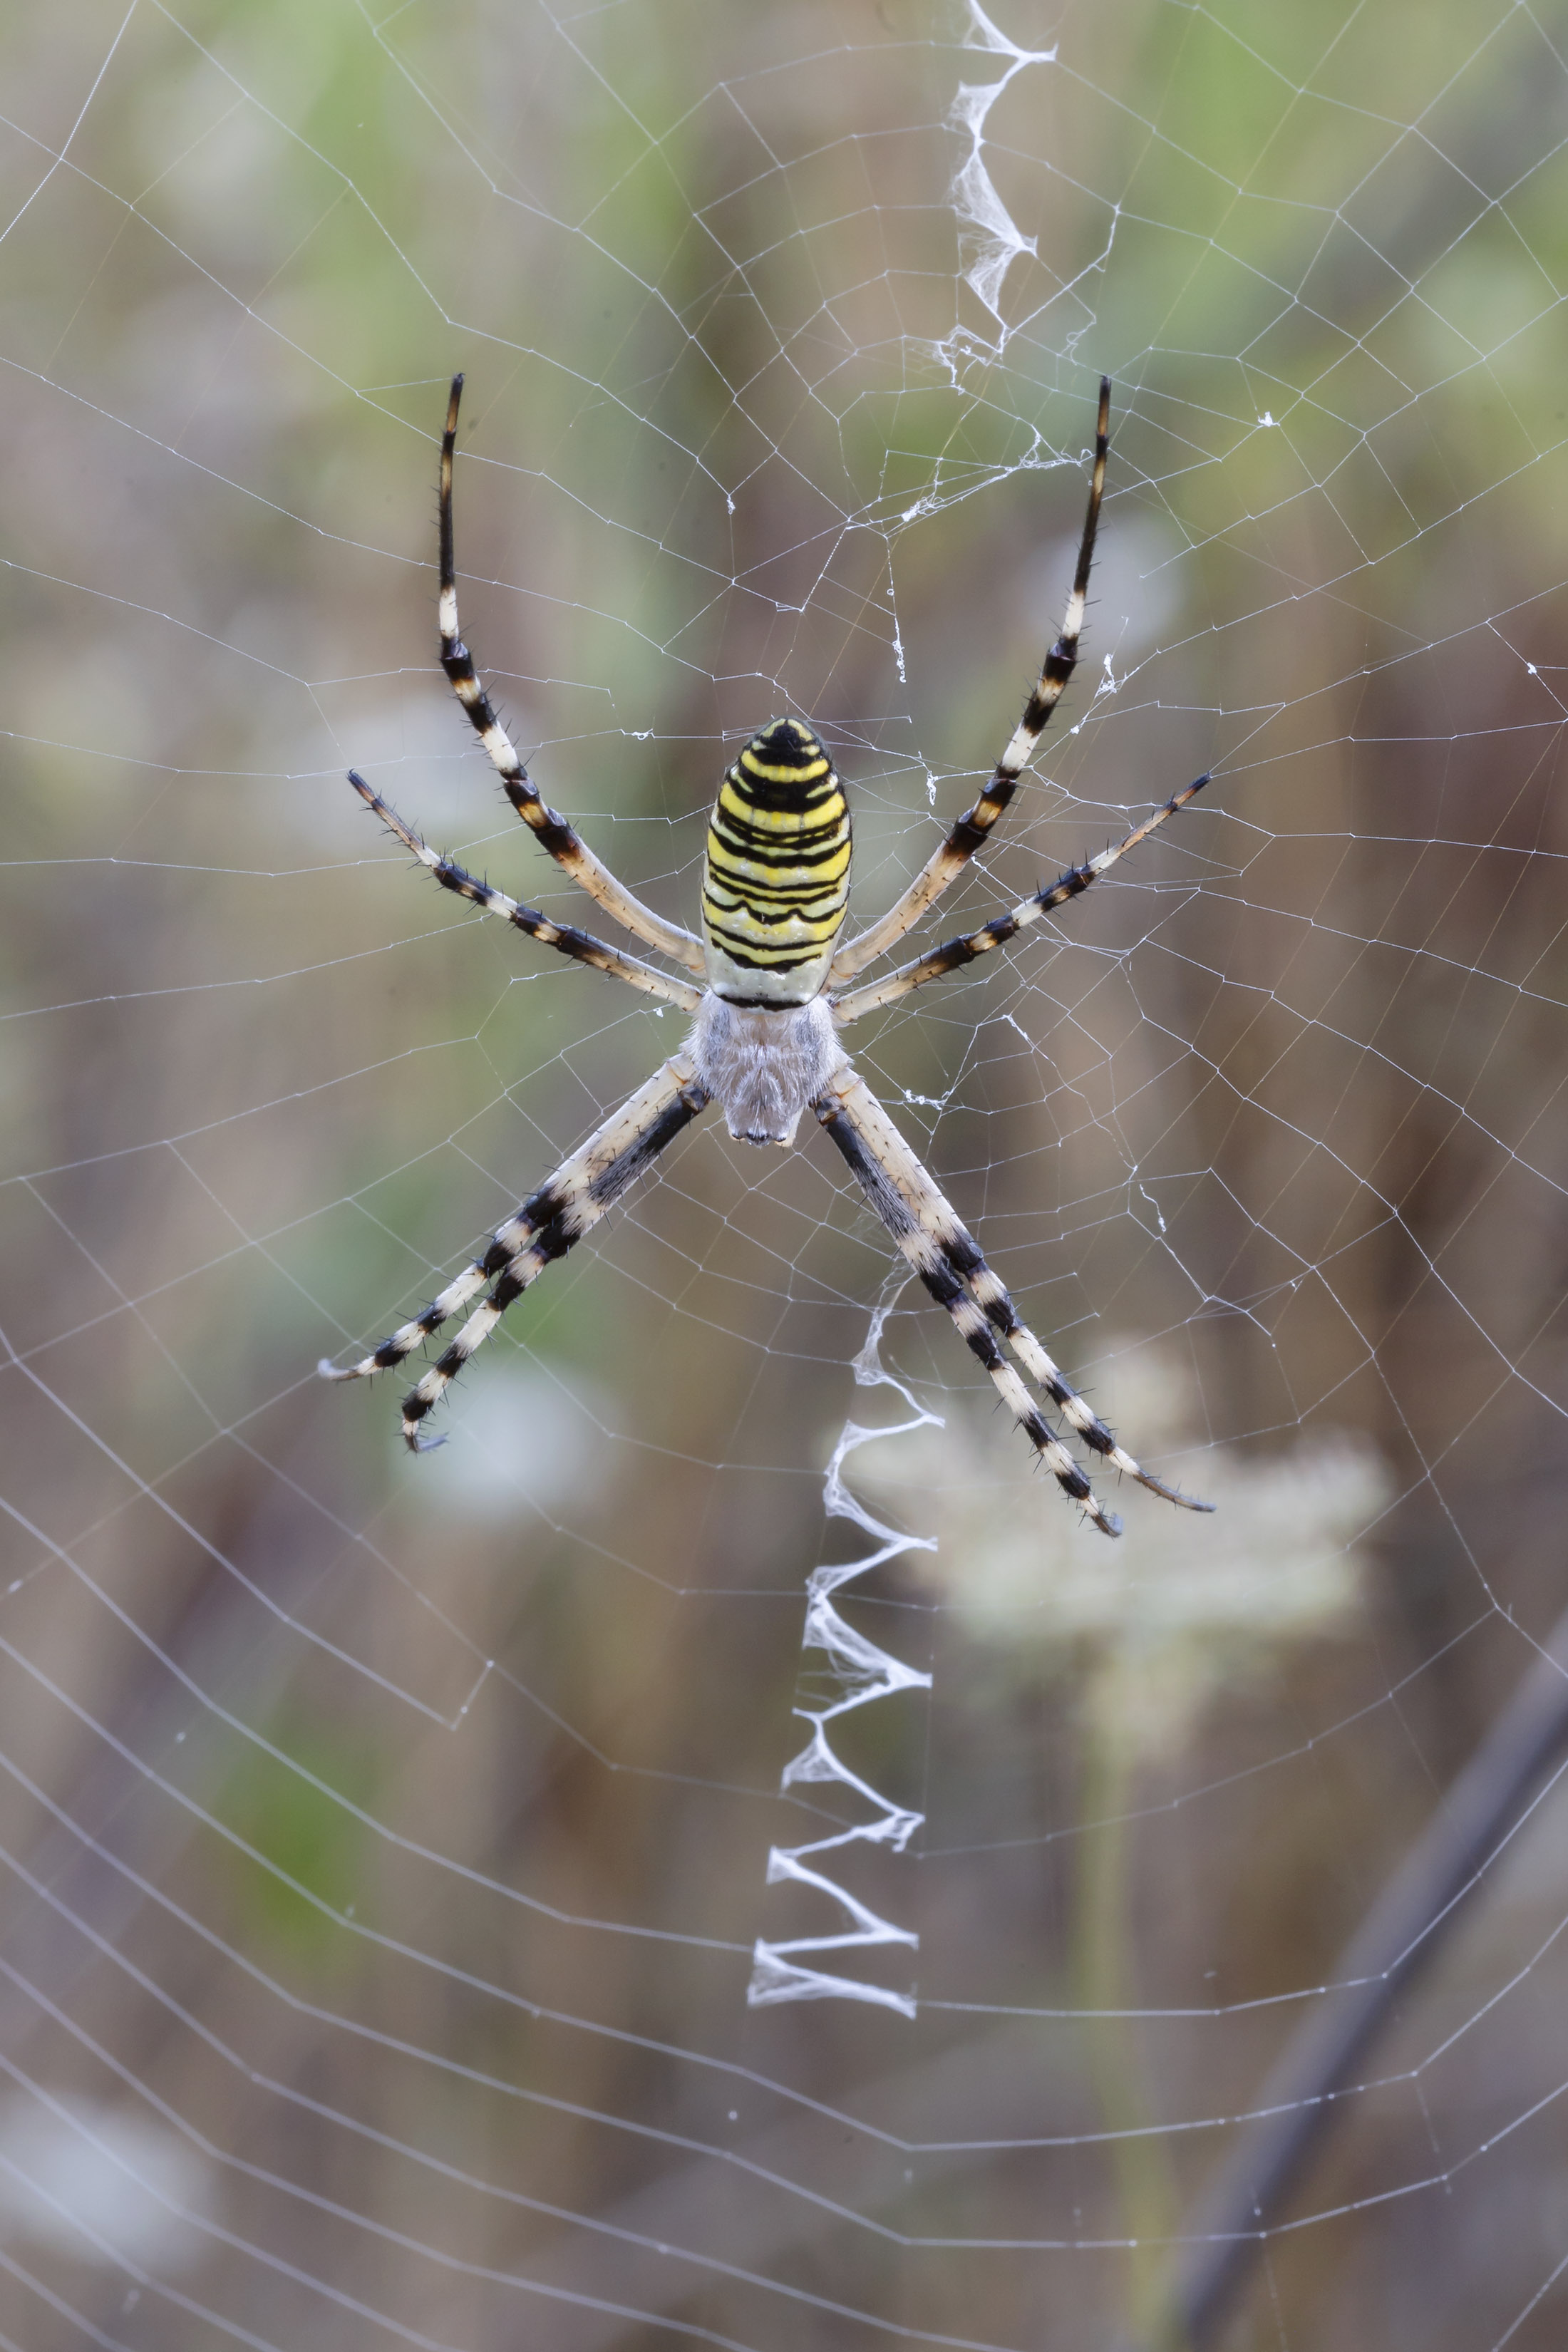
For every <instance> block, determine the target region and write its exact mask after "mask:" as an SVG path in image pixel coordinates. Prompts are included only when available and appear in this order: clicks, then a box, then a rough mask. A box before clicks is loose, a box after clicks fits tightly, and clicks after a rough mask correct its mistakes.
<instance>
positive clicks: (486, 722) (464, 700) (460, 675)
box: [437, 375, 703, 972]
mask: <svg viewBox="0 0 1568 2352" xmlns="http://www.w3.org/2000/svg"><path fill="white" fill-rule="evenodd" d="M462 395H463V379H462V377H461V376H460V375H455V376H454V377H453V378H452V393H451V398H450V399H449V400H448V402H447V429H446V431H445V432H444V433H443V434H442V436H441V499H440V507H441V594H440V602H439V604H438V606H437V615H438V618H439V622H440V628H441V667H442V668H443V669H444V670H445V671H446V673H447V677H448V678H450V680H451V682H452V691H453V693H454V694H455V695H456V696H457V698H458V701H459V702H460V703H461V704H462V706H463V709H465V710H466V711H467V712H468V718H469V719H470V721H471V722H472V725H473V729H474V732H475V733H476V734H477V735H478V737H479V740H480V742H481V743H482V744H483V745H484V747H485V750H486V751H488V752H489V756H490V762H491V765H492V766H493V767H494V769H495V772H496V773H497V775H498V776H500V780H501V785H502V788H503V790H504V791H505V793H506V796H507V798H508V800H509V801H510V803H511V804H512V806H513V808H514V809H515V810H516V811H517V813H518V814H519V816H520V817H521V819H522V821H523V823H524V824H526V825H528V826H529V827H530V828H531V831H532V833H533V834H534V835H535V837H536V839H537V840H538V842H539V844H540V846H541V847H542V848H543V849H547V850H548V851H549V852H550V855H551V856H552V857H553V858H554V860H555V862H556V864H557V865H558V866H564V868H565V870H566V872H567V873H568V874H570V875H571V877H572V879H573V880H574V882H575V883H577V884H578V885H579V886H580V887H582V888H583V889H584V890H586V892H587V893H588V896H589V897H590V898H596V899H597V900H598V902H599V904H600V906H601V907H603V908H604V909H605V913H606V914H607V915H609V916H611V917H612V918H613V919H614V920H615V921H616V922H617V923H619V924H620V926H621V928H622V929H623V930H627V931H630V932H631V933H632V935H633V937H634V938H636V939H639V940H645V941H646V942H647V945H648V946H649V947H650V948H658V950H659V951H660V953H661V954H663V955H667V956H669V957H670V958H672V959H673V961H675V962H676V963H679V964H684V965H685V967H686V969H687V971H695V972H700V971H702V970H703V961H702V943H701V941H700V940H698V939H696V938H694V937H693V935H692V934H691V932H689V931H688V930H683V929H681V927H680V925H679V923H667V922H666V921H665V920H664V918H663V917H662V916H661V915H656V914H655V913H654V911H653V908H651V907H645V906H644V905H643V903H642V901H641V899H640V898H633V896H632V894H631V892H630V891H629V890H627V889H625V888H624V887H622V885H621V884H620V883H619V882H617V881H616V877H615V876H614V875H613V874H612V873H611V872H610V869H609V867H608V866H605V865H604V864H603V863H602V862H601V861H600V859H599V858H597V857H596V856H595V855H594V852H593V851H592V850H591V849H590V848H589V847H588V845H587V843H586V842H585V841H584V840H582V839H581V837H580V836H579V835H577V834H576V833H575V832H574V830H573V828H572V826H571V825H570V824H567V822H566V819H565V818H564V817H563V816H562V815H561V814H559V813H558V812H557V811H556V810H554V809H552V808H551V807H550V806H549V805H548V804H547V803H545V802H544V801H542V799H541V798H540V796H539V793H538V792H537V791H536V789H535V788H534V786H533V784H532V783H531V782H530V781H529V775H528V771H527V769H526V768H525V767H524V766H523V764H522V761H521V759H520V758H519V757H518V753H517V750H516V747H515V745H514V744H513V742H512V740H511V738H510V735H509V734H508V733H507V731H506V729H505V728H504V727H503V726H502V725H501V723H500V719H499V718H498V717H497V716H496V709H495V705H494V704H493V703H492V702H491V700H490V698H489V695H488V694H487V693H486V691H485V688H484V684H483V681H482V680H481V678H480V677H479V672H478V671H477V670H476V669H475V667H474V662H473V656H472V655H471V654H470V653H469V651H468V646H466V645H465V644H464V643H463V640H462V638H461V637H460V636H459V635H458V575H457V569H456V564H455V562H454V557H453V551H452V453H453V450H454V449H455V448H456V446H457V440H458V403H459V401H460V400H461V398H462Z"/></svg>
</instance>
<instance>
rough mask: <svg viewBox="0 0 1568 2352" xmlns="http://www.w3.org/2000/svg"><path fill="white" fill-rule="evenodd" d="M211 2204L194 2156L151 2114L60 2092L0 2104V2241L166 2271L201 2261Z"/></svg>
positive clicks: (204, 2173)
mask: <svg viewBox="0 0 1568 2352" xmlns="http://www.w3.org/2000/svg"><path fill="white" fill-rule="evenodd" d="M212 2206H213V2196H212V2183H211V2177H210V2168H209V2167H208V2165H207V2164H206V2162H205V2159H204V2158H203V2157H202V2156H201V2154H200V2153H199V2151H198V2150H197V2149H195V2148H194V2147H192V2146H191V2145H190V2143H189V2142H188V2141H186V2140H184V2139H182V2138H181V2137H180V2136H179V2134H178V2133H177V2132H175V2131H173V2130H171V2129H170V2127H169V2126H167V2125H166V2124H162V2123H159V2122H157V2121H156V2120H155V2119H154V2118H153V2117H152V2116H146V2115H142V2114H138V2113H137V2112H135V2111H134V2110H133V2109H131V2108H127V2107H121V2106H114V2105H110V2104H109V2103H108V2102H107V2101H105V2100H100V2099H79V2098H69V2097H64V2096H61V2095H51V2096H50V2097H49V2099H48V2100H47V2102H46V2101H45V2100H43V2099H42V2098H35V2097H25V2096H23V2095H16V2096H15V2097H12V2098H8V2099H6V2100H5V2102H4V2103H3V2104H0V2242H4V2241H5V2240H7V2239H14V2238H29V2239H31V2240H32V2241H33V2242H35V2244H42V2245H47V2246H48V2247H49V2248H51V2249H52V2250H53V2251H54V2252H57V2253H59V2254H63V2255H65V2256H66V2257H67V2258H68V2260H70V2261H72V2262H78V2263H97V2264H102V2265H105V2266H111V2265H115V2264H118V2263H128V2264H129V2265H131V2266H132V2268H134V2269H140V2268H142V2267H143V2266H145V2267H148V2268H151V2269H155V2270H158V2271H160V2272H163V2273H169V2272H171V2271H177V2270H185V2269H188V2268H189V2267H190V2266H191V2265H192V2264H193V2263H195V2262H197V2261H199V2259H200V2257H201V2255H202V2253H203V2252H204V2250H205V2243H206V2233H205V2230H204V2227H203V2224H204V2222H205V2220H206V2219H207V2217H208V2215H209V2214H210V2212H211V2210H212Z"/></svg>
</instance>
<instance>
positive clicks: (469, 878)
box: [349, 768, 702, 1013]
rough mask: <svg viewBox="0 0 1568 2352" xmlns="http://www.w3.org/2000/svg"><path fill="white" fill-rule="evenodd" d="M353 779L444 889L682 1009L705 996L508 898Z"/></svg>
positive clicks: (357, 789) (589, 935)
mask: <svg viewBox="0 0 1568 2352" xmlns="http://www.w3.org/2000/svg"><path fill="white" fill-rule="evenodd" d="M349 782H350V783H351V784H352V785H353V788H354V790H355V792H356V793H358V794H359V796H360V798H361V799H362V800H363V802H364V803H365V805H366V806H367V807H368V808H371V809H373V810H374V813H375V814H376V815H377V816H378V817H379V818H380V819H381V821H382V823H383V824H384V825H385V827H386V829H387V831H388V832H389V833H391V834H394V835H395V836H396V838H397V839H398V840H399V841H401V842H402V844H403V845H404V847H405V849H411V850H412V851H413V853H414V855H415V856H416V858H417V859H418V860H419V863H420V864H421V866H427V867H428V869H429V871H430V872H431V873H432V874H433V875H434V876H435V877H436V879H437V882H439V884H440V885H441V887H442V888H443V889H444V890H452V891H455V892H456V893H457V895H458V898H468V899H471V900H472V901H473V903H474V905H475V906H476V907H479V908H482V910H483V911H484V913H485V914H487V915H500V916H501V917H502V918H503V919H504V920H505V921H507V922H509V923H511V924H514V925H515V926H516V928H517V929H519V930H520V931H522V932H524V933H525V934H526V935H527V937H528V938H529V939H531V940H539V941H540V942H541V944H542V945H543V946H544V947H547V948H555V949H558V950H559V951H560V952H561V954H563V955H566V956H571V957H572V958H573V959H574V961H575V962H577V963H586V964H592V965H593V967H594V969H595V971H607V972H609V973H610V974H611V975H612V976H613V977H614V978H615V979H616V980H624V981H625V982H626V985H627V987H628V988H637V989H640V990H641V991H642V992H643V994H644V995H645V996H659V997H662V998H663V999H664V1001H665V1003H667V1004H678V1005H679V1007H680V1009H681V1011H682V1012H683V1013H695V1012H696V1010H697V1008H698V1006H699V1005H700V1003H701V1002H702V992H701V991H700V989H696V988H692V987H690V986H689V984H688V982H685V981H684V980H671V979H670V978H669V977H668V974H667V973H665V972H662V971H655V970H654V968H653V966H652V964H648V963H644V962H643V961H642V960H641V958H640V957H638V956H629V955H625V954H623V953H622V951H621V950H620V949H619V948H609V947H606V946H605V943H604V941H603V940H596V939H595V937H594V935H593V933H592V932H591V931H582V930H579V929H578V928H577V926H576V924H575V923H552V921H551V919H550V918H549V916H548V915H542V914H541V913H540V912H539V910H538V908H535V907H524V906H522V905H521V904H520V902H519V901H518V900H517V899H516V898H508V896H507V894H506V892H505V891H504V890H498V889H497V888H496V887H495V886H494V884H493V883H489V882H481V881H480V880H479V878H478V877H477V876H475V875H472V874H469V873H468V872H466V871H465V869H464V868H463V867H462V866H459V865H458V862H457V860H456V858H453V857H448V856H447V855H446V853H445V852H444V851H440V850H435V849H432V848H431V847H430V845H429V844H428V843H427V842H426V841H424V840H423V839H422V838H421V837H420V835H418V834H416V832H415V830H414V828H413V826H412V825H407V824H404V822H403V819H402V818H401V817H400V816H399V815H398V814H397V811H396V810H395V808H393V807H392V806H391V804H390V803H388V802H386V801H384V800H383V799H382V797H381V794H380V793H377V792H373V791H372V789H371V787H370V786H369V784H367V783H366V782H365V780H364V778H363V776H362V775H360V774H359V773H358V772H357V771H356V770H354V769H353V768H351V769H350V770H349Z"/></svg>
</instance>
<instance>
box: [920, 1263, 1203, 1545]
mask: <svg viewBox="0 0 1568 2352" xmlns="http://www.w3.org/2000/svg"><path fill="white" fill-rule="evenodd" d="M953 1222H954V1224H955V1225H956V1226H957V1232H956V1234H955V1235H954V1236H953V1238H952V1241H951V1243H950V1244H949V1246H948V1251H947V1259H948V1264H949V1265H950V1266H951V1267H952V1272H953V1274H954V1275H955V1276H956V1277H957V1278H958V1280H959V1281H960V1282H962V1283H963V1287H964V1289H965V1290H966V1291H967V1292H968V1294H969V1296H970V1297H971V1298H972V1299H973V1301H974V1304H975V1305H976V1307H979V1308H980V1310H981V1312H982V1313H983V1314H984V1317H985V1318H986V1321H987V1322H988V1323H989V1324H990V1325H991V1328H992V1329H993V1330H994V1331H995V1332H996V1333H997V1334H998V1335H999V1337H1000V1338H1001V1339H1005V1341H1006V1343H1007V1345H1008V1347H1009V1348H1010V1349H1012V1351H1013V1353H1014V1355H1015V1356H1016V1358H1017V1360H1018V1361H1019V1362H1020V1363H1021V1364H1022V1365H1023V1367H1024V1370H1026V1372H1027V1373H1028V1375H1029V1378H1030V1379H1031V1380H1032V1381H1034V1382H1035V1385H1036V1386H1037V1388H1039V1389H1041V1390H1043V1391H1044V1392H1045V1394H1046V1395H1047V1396H1048V1397H1049V1398H1050V1401H1051V1402H1052V1403H1053V1404H1054V1405H1055V1406H1056V1408H1057V1410H1058V1412H1059V1413H1060V1414H1061V1416H1062V1419H1063V1420H1064V1421H1066V1422H1068V1423H1069V1424H1070V1425H1071V1427H1072V1428H1073V1429H1075V1430H1076V1431H1077V1432H1078V1434H1079V1437H1081V1438H1082V1440H1083V1442H1084V1444H1086V1445H1087V1446H1088V1447H1089V1451H1090V1452H1091V1453H1092V1454H1099V1455H1100V1458H1101V1460H1102V1461H1106V1462H1109V1463H1110V1465H1111V1466H1112V1467H1113V1468H1114V1469H1117V1470H1120V1471H1121V1472H1122V1474H1123V1475H1125V1476H1126V1477H1129V1478H1136V1479H1137V1481H1138V1484H1139V1485H1140V1486H1147V1487H1148V1489H1149V1492H1150V1493H1151V1494H1152V1495H1160V1496H1163V1497H1164V1500H1165V1501H1166V1502H1167V1503H1179V1504H1180V1506H1181V1507H1182V1509H1183V1510H1184V1511H1212V1510H1213V1509H1214V1505H1213V1504H1212V1503H1200V1502H1199V1501H1198V1500H1197V1498H1196V1496H1193V1495H1184V1494H1183V1493H1182V1492H1181V1490H1180V1488H1179V1487H1175V1486H1166V1484H1165V1482H1164V1480H1163V1478H1156V1477H1155V1475H1154V1474H1153V1472H1152V1470H1145V1469H1144V1467H1143V1465H1142V1463H1140V1462H1135V1461H1134V1460H1133V1458H1132V1456H1131V1454H1129V1453H1128V1452H1127V1450H1126V1448H1125V1447H1124V1446H1121V1445H1119V1444H1117V1442H1116V1439H1115V1437H1114V1436H1113V1434H1112V1433H1111V1432H1110V1430H1109V1429H1108V1428H1107V1427H1106V1425H1105V1423H1104V1422H1103V1421H1101V1420H1100V1415H1099V1414H1098V1413H1097V1412H1095V1411H1094V1410H1093V1408H1092V1406H1090V1405H1089V1404H1087V1403H1086V1402H1085V1401H1084V1399H1083V1398H1082V1397H1081V1396H1079V1392H1078V1391H1077V1390H1076V1389H1075V1388H1074V1387H1072V1386H1071V1384H1070V1382H1068V1381H1066V1380H1064V1379H1063V1378H1062V1374H1061V1371H1060V1369H1059V1367H1058V1365H1056V1364H1055V1363H1053V1362H1052V1360H1051V1358H1050V1357H1049V1355H1048V1354H1047V1351H1046V1349H1044V1348H1043V1347H1042V1346H1041V1345H1040V1342H1039V1340H1038V1339H1037V1338H1036V1337H1035V1334H1034V1333H1033V1332H1032V1331H1031V1330H1030V1328H1029V1327H1028V1325H1027V1324H1026V1322H1024V1321H1023V1320H1022V1318H1020V1316H1019V1314H1018V1310H1017V1308H1016V1307H1015V1306H1014V1304H1013V1301H1012V1299H1011V1298H1010V1297H1008V1295H1007V1291H1006V1287H1005V1285H1004V1284H1003V1283H1002V1282H1001V1281H1000V1280H999V1279H998V1277H997V1276H995V1275H994V1273H993V1272H992V1270H991V1268H990V1266H989V1265H987V1264H986V1262H985V1259H984V1256H983V1255H982V1254H981V1251H980V1247H979V1244H977V1243H976V1242H975V1241H974V1240H973V1237H972V1236H971V1235H970V1234H968V1233H967V1232H966V1231H965V1230H964V1228H963V1226H962V1225H958V1224H957V1220H956V1218H955V1219H954V1221H953Z"/></svg>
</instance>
